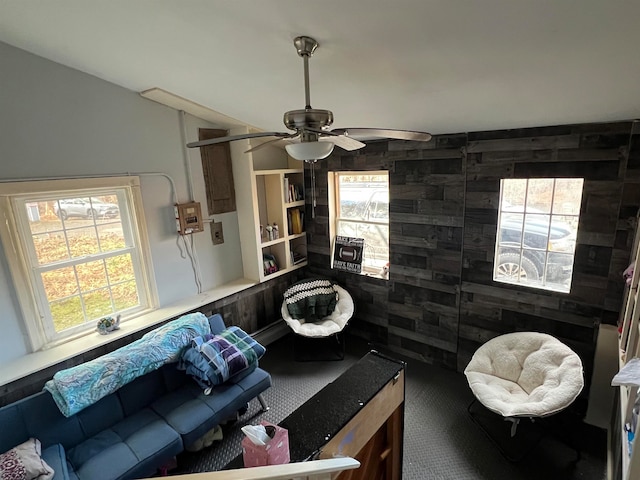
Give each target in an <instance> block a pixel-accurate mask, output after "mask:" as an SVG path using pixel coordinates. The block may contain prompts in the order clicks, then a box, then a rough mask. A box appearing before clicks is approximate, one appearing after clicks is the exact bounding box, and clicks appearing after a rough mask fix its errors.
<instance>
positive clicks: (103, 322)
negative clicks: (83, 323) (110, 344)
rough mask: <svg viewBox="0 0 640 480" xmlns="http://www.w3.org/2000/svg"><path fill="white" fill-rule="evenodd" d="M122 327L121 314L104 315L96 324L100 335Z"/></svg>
mask: <svg viewBox="0 0 640 480" xmlns="http://www.w3.org/2000/svg"><path fill="white" fill-rule="evenodd" d="M119 328H120V315H118V316H117V317H116V318H113V317H103V318H101V319H100V320H98V324H97V325H96V330H97V331H98V333H99V334H100V335H106V334H107V333H110V332H113V331H114V330H118V329H119Z"/></svg>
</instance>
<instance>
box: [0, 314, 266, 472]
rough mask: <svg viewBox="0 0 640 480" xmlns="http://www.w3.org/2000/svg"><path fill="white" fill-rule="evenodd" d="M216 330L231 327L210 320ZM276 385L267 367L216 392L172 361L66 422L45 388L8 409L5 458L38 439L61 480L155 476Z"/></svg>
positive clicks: (2, 432) (3, 421) (2, 439)
mask: <svg viewBox="0 0 640 480" xmlns="http://www.w3.org/2000/svg"><path fill="white" fill-rule="evenodd" d="M209 323H210V325H211V329H212V332H213V333H219V332H220V331H222V330H223V329H224V328H225V326H224V322H223V321H222V317H220V316H219V315H214V316H213V317H211V318H209ZM270 386H271V377H270V375H269V374H268V373H267V372H265V371H264V370H262V369H260V368H256V369H255V370H254V371H253V372H251V373H250V374H248V375H246V376H245V377H244V378H241V379H240V380H238V381H236V382H235V383H234V382H230V381H229V382H226V383H224V384H222V385H218V386H216V387H214V389H213V391H212V392H211V394H209V395H204V393H203V391H202V389H201V388H199V387H198V385H197V384H196V383H195V382H194V381H193V380H192V379H191V378H190V377H188V376H187V375H186V374H185V373H184V372H183V371H180V370H178V369H177V368H176V364H175V363H172V364H167V365H164V366H162V367H161V368H160V369H158V370H154V371H152V372H150V373H147V374H146V375H144V376H142V377H139V378H137V379H135V380H134V381H132V382H131V383H128V384H126V385H124V386H123V387H121V388H120V389H119V390H118V391H116V392H115V393H113V394H111V395H108V396H106V397H104V398H102V399H101V400H100V401H98V402H97V403H95V404H93V405H91V406H89V407H87V408H85V409H83V410H81V411H80V412H78V413H76V414H75V415H72V416H71V417H65V416H64V415H62V414H61V413H60V410H59V408H58V407H57V405H56V404H55V402H54V401H53V398H52V396H51V394H50V393H49V392H47V391H43V392H40V393H37V394H35V395H32V396H30V397H27V398H25V399H22V400H20V401H18V402H15V403H13V404H10V405H7V406H5V407H2V408H0V426H1V428H0V453H2V452H6V451H8V450H9V449H11V448H13V447H15V446H17V445H19V444H21V443H22V442H25V441H26V440H27V439H29V438H31V437H33V438H37V439H38V440H40V442H41V443H42V458H43V459H44V460H45V462H47V463H48V464H49V465H50V466H51V467H52V468H53V469H54V471H55V476H54V479H55V480H60V479H80V480H85V479H86V480H102V479H105V480H107V479H108V480H111V479H131V478H140V477H148V476H151V475H153V474H154V473H155V472H156V471H157V469H158V468H159V467H161V466H162V465H164V464H166V463H167V462H168V461H169V460H170V459H171V458H172V457H173V456H175V455H176V454H178V453H180V452H181V451H182V450H183V449H184V448H185V447H187V446H189V445H191V444H192V443H193V442H195V441H196V440H197V439H199V438H200V437H202V436H203V435H204V434H205V433H206V432H208V431H209V430H211V429H212V428H214V427H215V426H216V425H218V424H220V423H221V422H223V421H224V420H227V419H229V418H231V417H233V416H234V415H235V413H236V412H237V411H238V410H241V409H242V408H243V407H245V406H246V404H247V403H248V402H249V401H250V400H252V399H254V398H256V397H258V399H259V400H260V403H261V405H262V408H263V409H266V405H265V403H264V400H263V399H262V397H261V396H260V394H261V392H263V391H264V390H266V389H267V388H269V387H270Z"/></svg>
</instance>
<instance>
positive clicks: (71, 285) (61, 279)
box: [41, 267, 79, 302]
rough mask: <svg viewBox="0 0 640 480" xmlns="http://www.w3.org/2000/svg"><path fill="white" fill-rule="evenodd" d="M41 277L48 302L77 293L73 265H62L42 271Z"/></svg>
mask: <svg viewBox="0 0 640 480" xmlns="http://www.w3.org/2000/svg"><path fill="white" fill-rule="evenodd" d="M41 278H42V283H43V285H44V291H45V293H46V295H47V300H49V302H53V301H55V300H58V299H61V298H64V297H70V296H71V295H77V294H78V293H79V290H78V284H77V283H76V274H75V270H74V268H73V267H64V268H59V269H57V270H51V271H49V272H43V273H42V275H41Z"/></svg>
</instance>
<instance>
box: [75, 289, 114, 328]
mask: <svg viewBox="0 0 640 480" xmlns="http://www.w3.org/2000/svg"><path fill="white" fill-rule="evenodd" d="M82 299H83V300H84V307H85V310H86V316H87V320H94V319H98V318H100V317H104V316H106V315H109V314H111V313H113V307H112V306H111V292H109V289H107V288H102V289H100V290H94V291H93V292H91V293H87V294H85V295H83V296H82Z"/></svg>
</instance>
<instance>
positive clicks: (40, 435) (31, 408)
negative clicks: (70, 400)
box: [16, 392, 86, 451]
mask: <svg viewBox="0 0 640 480" xmlns="http://www.w3.org/2000/svg"><path fill="white" fill-rule="evenodd" d="M16 405H18V407H20V409H21V415H22V418H23V419H24V422H25V424H26V426H27V430H28V431H29V435H30V436H32V437H35V438H37V439H38V440H40V442H42V448H47V447H49V446H51V445H55V444H56V443H61V444H62V446H63V447H64V448H65V450H66V451H69V449H70V448H72V447H74V446H75V445H77V444H78V443H80V442H82V441H83V440H84V439H85V438H86V437H85V435H84V432H83V431H82V427H81V426H80V421H79V419H78V417H77V416H73V417H69V418H67V417H65V416H64V415H62V413H60V409H58V406H57V405H56V403H55V402H54V401H53V398H52V397H51V394H50V393H49V392H40V393H36V394H35V395H32V396H31V397H27V398H25V399H24V400H20V401H19V402H16ZM23 407H24V408H23Z"/></svg>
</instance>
